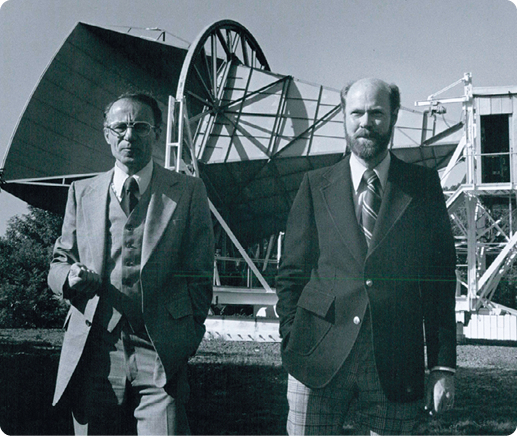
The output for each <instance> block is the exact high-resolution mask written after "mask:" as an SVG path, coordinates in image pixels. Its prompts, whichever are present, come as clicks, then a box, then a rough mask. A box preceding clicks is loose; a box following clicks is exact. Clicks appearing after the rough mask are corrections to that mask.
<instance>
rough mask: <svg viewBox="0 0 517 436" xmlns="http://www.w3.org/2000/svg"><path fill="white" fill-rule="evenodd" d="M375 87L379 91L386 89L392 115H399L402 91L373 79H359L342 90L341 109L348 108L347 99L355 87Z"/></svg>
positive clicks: (392, 85)
mask: <svg viewBox="0 0 517 436" xmlns="http://www.w3.org/2000/svg"><path fill="white" fill-rule="evenodd" d="M363 86H364V87H375V88H378V89H384V90H385V91H386V92H387V93H388V98H389V101H390V113H391V114H395V115H397V114H398V111H399V109H400V90H399V87H398V86H397V85H395V84H394V83H386V82H385V81H384V80H381V79H376V78H373V77H369V78H365V79H359V80H356V81H354V82H350V83H349V84H348V85H346V86H345V87H344V88H343V89H342V90H341V107H342V109H343V111H345V107H346V98H347V96H348V93H349V92H350V90H351V89H352V88H353V87H363Z"/></svg>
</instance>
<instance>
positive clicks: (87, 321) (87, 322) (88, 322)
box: [84, 319, 92, 327]
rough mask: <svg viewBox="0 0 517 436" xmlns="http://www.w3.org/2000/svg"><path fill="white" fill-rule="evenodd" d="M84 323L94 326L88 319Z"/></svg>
mask: <svg viewBox="0 0 517 436" xmlns="http://www.w3.org/2000/svg"><path fill="white" fill-rule="evenodd" d="M84 323H85V324H86V325H87V326H88V327H91V326H92V322H91V321H90V320H89V319H87V320H86V321H84Z"/></svg>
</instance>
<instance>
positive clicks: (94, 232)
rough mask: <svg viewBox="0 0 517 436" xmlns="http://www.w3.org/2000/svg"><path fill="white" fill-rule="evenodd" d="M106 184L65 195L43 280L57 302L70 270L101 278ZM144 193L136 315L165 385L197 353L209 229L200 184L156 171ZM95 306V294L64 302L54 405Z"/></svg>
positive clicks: (208, 292)
mask: <svg viewBox="0 0 517 436" xmlns="http://www.w3.org/2000/svg"><path fill="white" fill-rule="evenodd" d="M112 176H113V170H111V171H109V172H107V173H104V174H101V175H99V176H97V177H94V178H92V179H87V180H82V181H79V182H75V183H73V184H72V186H71V187H70V191H69V195H68V202H67V206H66V212H65V218H64V223H63V229H62V234H61V237H60V238H59V239H58V240H57V242H56V244H55V247H54V254H53V259H52V263H51V266H50V271H49V276H48V283H49V286H50V288H51V289H52V291H53V292H54V293H55V294H57V295H58V296H61V297H62V296H63V290H64V289H65V283H66V280H67V276H68V272H69V270H70V267H71V265H72V264H73V263H74V262H81V263H83V264H85V265H86V266H87V267H89V268H90V269H92V270H94V271H95V272H97V273H98V274H99V275H100V276H101V277H104V274H103V273H104V266H105V257H106V236H107V231H108V230H107V220H108V199H109V192H108V190H109V189H110V184H111V180H112ZM150 189H152V192H151V199H150V203H149V207H148V210H147V216H146V222H145V228H144V236H143V246H142V260H141V272H140V279H141V284H142V294H143V296H142V308H143V316H144V322H145V324H146V328H147V331H148V333H149V336H150V338H151V340H152V342H153V344H154V345H155V347H156V350H157V352H158V355H159V356H160V359H161V361H162V363H163V366H164V368H165V373H166V376H167V379H168V380H171V379H172V377H173V375H174V374H175V373H176V372H177V371H178V370H179V369H180V368H181V366H182V365H184V364H185V363H186V362H187V359H188V357H189V356H191V355H192V354H193V353H194V352H195V351H196V349H197V347H198V346H199V343H200V342H201V339H202V337H203V334H204V332H205V327H204V321H205V319H206V316H207V313H208V309H209V307H210V303H211V300H212V275H213V259H214V241H213V229H212V222H211V217H210V211H209V206H208V201H207V196H206V190H205V186H204V184H203V182H202V181H201V180H200V179H197V178H194V177H189V176H185V175H182V174H178V173H174V172H171V171H167V170H165V169H163V168H162V167H160V166H158V165H156V164H155V165H154V172H153V177H152V180H151V184H150ZM108 285H109V284H105V286H108ZM102 298H103V292H102V289H101V290H100V291H99V292H98V295H95V296H94V297H92V298H90V299H85V298H73V299H72V300H71V307H70V311H69V313H68V316H67V321H66V333H65V337H64V342H63V348H62V351H61V358H60V362H59V370H58V376H57V382H56V390H55V394H54V401H53V403H54V404H56V403H57V402H58V401H59V399H60V398H61V396H62V395H63V393H64V391H65V389H66V386H67V385H68V383H69V381H70V379H71V377H72V375H73V373H74V370H75V368H76V367H77V364H78V362H79V359H80V357H81V355H82V352H83V350H84V346H85V344H86V340H87V338H88V334H89V332H90V330H91V328H92V323H93V320H94V315H95V311H96V309H97V306H98V304H99V300H100V299H102Z"/></svg>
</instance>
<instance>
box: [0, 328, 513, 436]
mask: <svg viewBox="0 0 517 436" xmlns="http://www.w3.org/2000/svg"><path fill="white" fill-rule="evenodd" d="M61 339H62V332H61V331H58V330H0V368H1V372H0V387H1V389H0V428H1V429H2V430H3V431H4V432H5V433H7V434H11V435H14V434H39V435H44V434H67V433H68V434H69V433H70V431H71V428H70V422H69V417H68V414H67V413H66V412H65V410H64V408H63V407H57V408H52V407H50V402H51V397H52V390H53V384H54V381H55V372H56V369H57V360H58V355H59V346H60V344H61ZM458 362H459V369H458V372H457V376H456V390H457V392H456V407H455V409H454V410H452V411H450V412H447V413H446V414H444V415H442V416H441V417H439V418H434V419H426V420H424V421H422V423H421V424H420V426H419V427H418V429H417V430H418V434H433V435H449V434H454V435H509V434H511V433H513V432H514V431H515V429H516V428H517V347H510V346H487V345H483V346H475V345H461V346H459V347H458ZM189 372H190V381H191V398H190V402H189V404H188V413H189V419H190V424H191V428H192V432H193V434H211V435H216V434H239V435H245V434H250V435H251V434H262V435H266V434H270V435H274V434H285V420H286V416H287V401H286V399H285V390H286V385H287V375H286V373H285V371H284V370H283V369H282V367H281V362H280V353H279V344H275V343H257V342H224V341H219V340H205V341H203V343H202V344H201V347H200V349H199V351H198V353H197V355H196V356H195V357H194V358H193V359H192V361H191V364H190V367H189ZM348 428H349V429H351V425H350V426H349V427H348Z"/></svg>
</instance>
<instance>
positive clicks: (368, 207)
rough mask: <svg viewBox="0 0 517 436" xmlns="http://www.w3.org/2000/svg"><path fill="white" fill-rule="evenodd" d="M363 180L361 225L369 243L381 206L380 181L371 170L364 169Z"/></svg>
mask: <svg viewBox="0 0 517 436" xmlns="http://www.w3.org/2000/svg"><path fill="white" fill-rule="evenodd" d="M363 180H364V181H365V182H366V192H365V193H364V197H363V207H362V211H361V218H362V222H361V226H362V229H363V233H364V236H365V237H366V242H367V243H368V245H370V241H371V239H372V235H373V229H374V227H375V222H376V221H377V215H378V213H379V209H380V207H381V200H382V199H381V183H380V180H379V178H378V177H377V174H376V173H375V171H373V170H366V171H365V172H364V174H363Z"/></svg>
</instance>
